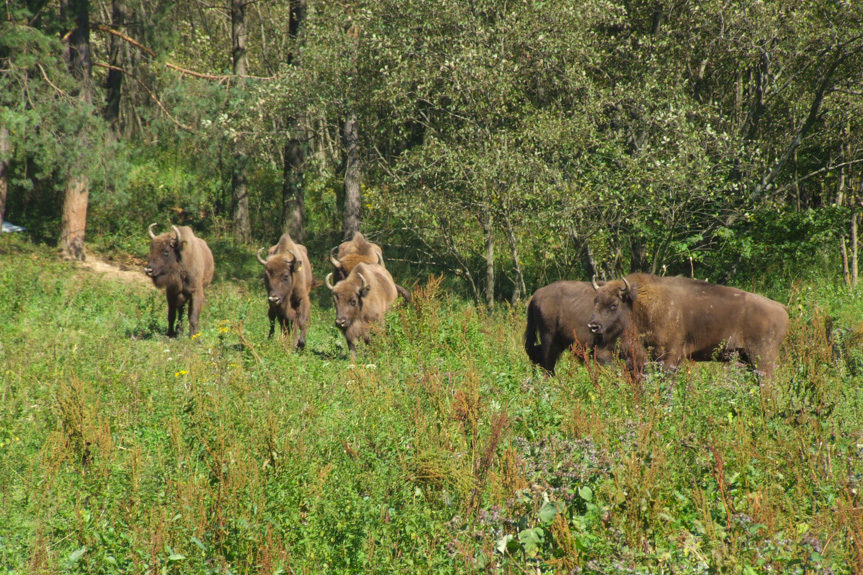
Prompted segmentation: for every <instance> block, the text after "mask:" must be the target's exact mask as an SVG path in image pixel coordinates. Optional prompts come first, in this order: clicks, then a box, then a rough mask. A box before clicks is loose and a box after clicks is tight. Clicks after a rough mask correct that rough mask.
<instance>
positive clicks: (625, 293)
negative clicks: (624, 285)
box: [620, 283, 638, 302]
mask: <svg viewBox="0 0 863 575" xmlns="http://www.w3.org/2000/svg"><path fill="white" fill-rule="evenodd" d="M637 297H638V284H637V283H632V285H630V286H629V289H628V290H627V289H622V290H620V299H622V300H624V301H625V300H629V301H630V302H634V301H635V298H637Z"/></svg>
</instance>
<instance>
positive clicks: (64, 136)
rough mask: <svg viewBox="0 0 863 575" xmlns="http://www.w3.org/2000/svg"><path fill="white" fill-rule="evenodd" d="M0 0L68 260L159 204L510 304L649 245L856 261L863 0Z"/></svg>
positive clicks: (151, 216)
mask: <svg viewBox="0 0 863 575" xmlns="http://www.w3.org/2000/svg"><path fill="white" fill-rule="evenodd" d="M0 13H2V16H3V17H2V24H0V25H2V33H0V62H2V74H0V104H2V107H0V217H3V216H4V214H5V217H6V218H7V219H9V220H11V221H14V222H16V223H18V224H22V225H25V226H26V227H27V228H28V230H29V233H30V235H31V237H32V238H34V239H35V240H37V241H44V242H49V243H53V242H58V244H59V245H60V247H61V249H62V250H63V251H64V253H65V254H66V255H67V256H69V257H73V258H82V257H84V252H83V243H84V238H85V231H86V238H87V241H88V242H90V243H92V244H93V247H94V248H95V249H97V250H98V249H102V250H103V251H105V250H107V251H118V250H119V251H123V250H125V251H127V252H130V253H138V252H140V251H141V250H140V247H134V248H133V246H137V245H138V244H139V243H140V241H139V239H140V238H141V236H142V235H143V230H144V229H145V228H146V226H147V225H148V224H149V223H150V222H160V223H162V224H167V223H168V222H171V223H176V224H190V225H192V226H193V227H194V228H195V229H196V230H197V231H198V232H199V233H200V234H201V235H203V236H205V237H206V236H219V237H223V238H224V237H229V236H232V237H234V238H236V245H238V246H242V245H251V246H257V245H258V244H260V245H264V244H266V245H271V244H272V243H275V241H276V239H277V238H278V237H279V236H280V235H281V234H282V233H283V232H284V231H289V232H290V233H291V234H292V236H293V237H294V238H295V240H297V241H300V242H306V243H309V244H310V248H312V249H311V251H312V252H313V253H314V252H315V250H316V249H317V251H321V250H323V251H326V250H328V249H329V247H330V246H331V245H334V244H335V243H337V242H338V241H340V240H341V238H342V237H344V236H350V235H351V234H352V232H353V231H355V230H357V229H359V228H360V224H361V223H362V229H363V230H364V231H366V232H367V233H368V232H371V233H372V238H373V239H374V240H376V241H378V243H381V244H383V245H386V246H387V257H388V260H392V261H394V262H401V264H402V265H403V266H404V267H405V269H412V270H414V272H415V273H416V274H417V277H419V275H420V274H422V273H424V272H426V271H444V272H446V273H447V277H450V278H460V279H461V280H462V281H460V282H455V286H456V289H459V290H461V291H462V293H464V294H469V295H470V296H471V297H473V298H475V299H477V300H484V301H488V302H493V301H494V300H495V299H498V300H499V299H502V298H506V299H510V300H516V299H518V298H519V297H523V296H524V295H525V293H526V292H527V291H528V288H531V291H532V289H535V288H536V287H538V286H539V285H544V284H545V283H548V282H549V281H551V280H554V279H559V278H568V279H577V278H584V279H587V278H589V277H591V276H592V275H593V274H596V275H597V276H598V277H600V278H607V277H611V276H617V275H620V274H622V273H628V272H630V271H639V270H640V271H648V272H654V273H661V272H665V273H671V274H674V273H685V274H687V275H689V274H691V273H693V272H694V273H696V275H697V276H698V277H702V278H705V279H710V280H713V281H719V282H723V283H724V282H728V281H729V280H731V278H732V277H734V276H735V275H738V276H740V277H738V278H737V281H744V278H748V277H752V276H753V274H754V275H755V276H759V277H761V276H762V275H763V274H764V273H765V272H776V271H780V270H781V271H782V274H783V275H785V276H786V277H805V276H807V274H811V273H815V272H820V271H825V270H830V272H831V273H837V272H840V271H841V272H842V273H844V275H845V281H846V282H848V283H855V284H856V278H857V271H856V270H857V250H858V241H857V240H858V238H857V226H858V224H859V220H860V213H861V210H863V208H861V202H863V145H861V144H863V129H861V122H863V120H861V118H863V113H861V107H863V74H861V73H860V70H861V69H863V7H861V5H860V4H859V3H857V2H848V1H838V0H837V1H831V2H821V1H811V2H809V1H798V0H793V1H791V0H789V1H778V2H756V1H750V2H733V3H732V2H726V1H718V0H716V1H707V2H687V1H679V2H667V1H643V0H632V1H609V0H586V1H583V2H577V3H574V2H562V1H550V2H497V1H489V2H483V1H478V2H456V1H452V2H450V1H443V2H434V3H431V2H425V1H422V0H409V1H402V0H398V1H389V0H384V1H376V2H346V3H343V2H314V1H306V0H292V1H290V2H266V1H260V2H247V1H245V0H232V1H230V2H225V3H224V4H210V3H201V2H197V1H191V2H187V1H184V0H181V1H178V2H175V1H171V2H161V1H158V0H156V1H137V0H115V1H113V2H109V1H100V2H94V1H90V0H68V1H67V0H64V1H62V2H49V1H37V0H32V1H28V2H20V1H16V2H7V3H5V4H4V6H3V7H2V9H0ZM139 255H140V254H139ZM397 265H398V264H397Z"/></svg>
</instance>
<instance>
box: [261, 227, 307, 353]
mask: <svg viewBox="0 0 863 575" xmlns="http://www.w3.org/2000/svg"><path fill="white" fill-rule="evenodd" d="M264 249H265V248H261V249H260V250H258V253H257V259H258V261H259V262H260V263H261V265H263V266H264V268H265V273H264V285H266V288H267V301H268V302H269V310H268V311H267V315H268V317H269V318H270V335H269V337H273V333H274V332H275V330H276V320H277V319H278V320H279V325H280V326H281V328H282V333H290V331H291V328H292V326H293V324H294V323H296V324H297V325H298V327H299V329H298V330H297V334H296V337H295V338H294V346H295V347H296V348H297V349H300V350H301V349H303V348H304V347H306V331H307V330H308V329H309V311H310V310H311V307H312V304H311V300H310V299H309V292H310V291H311V289H312V266H311V264H309V255H308V252H307V251H306V247H305V246H303V245H300V244H295V243H294V242H293V240H291V236H290V235H289V234H285V235H283V236H282V237H281V238H280V239H279V243H278V244H277V245H275V246H273V247H272V248H270V249H269V250H268V252H267V254H268V256H267V259H266V260H265V259H264V258H262V257H261V252H262V251H264Z"/></svg>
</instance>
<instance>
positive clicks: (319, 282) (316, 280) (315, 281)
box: [309, 278, 324, 289]
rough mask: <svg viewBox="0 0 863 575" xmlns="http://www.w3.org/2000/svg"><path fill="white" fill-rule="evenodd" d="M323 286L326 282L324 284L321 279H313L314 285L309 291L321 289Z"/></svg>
mask: <svg viewBox="0 0 863 575" xmlns="http://www.w3.org/2000/svg"><path fill="white" fill-rule="evenodd" d="M322 285H324V282H322V281H321V280H319V279H315V278H312V285H311V287H310V288H309V289H315V288H319V287H321V286H322Z"/></svg>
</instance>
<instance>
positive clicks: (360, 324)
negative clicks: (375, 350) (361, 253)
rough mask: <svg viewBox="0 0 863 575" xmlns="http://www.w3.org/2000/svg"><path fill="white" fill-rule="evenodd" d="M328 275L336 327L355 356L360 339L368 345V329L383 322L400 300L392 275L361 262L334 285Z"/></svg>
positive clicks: (380, 267)
mask: <svg viewBox="0 0 863 575" xmlns="http://www.w3.org/2000/svg"><path fill="white" fill-rule="evenodd" d="M333 275H334V274H333V273H331V274H328V275H327V277H326V279H325V280H324V282H325V283H326V285H327V287H328V288H329V289H330V291H332V292H333V304H334V305H335V308H336V327H338V328H339V329H340V330H341V331H342V333H343V334H344V336H345V339H346V340H347V342H348V349H350V351H351V354H354V353H356V350H357V340H358V339H360V338H363V341H365V342H366V344H368V343H369V332H368V330H369V326H370V325H371V324H373V323H374V322H376V321H378V320H380V319H381V318H382V317H383V316H384V313H386V311H387V309H389V307H390V306H391V305H392V303H393V302H394V301H395V300H396V298H397V297H398V293H399V292H398V291H397V290H396V284H395V282H394V281H393V277H392V276H391V275H390V272H388V271H387V270H386V268H384V267H383V266H380V265H377V264H366V263H359V264H357V265H356V266H354V268H353V269H352V270H351V273H350V274H349V275H348V277H346V278H345V279H343V280H342V281H340V282H338V283H337V284H335V285H333V284H332V282H331V278H332V277H333Z"/></svg>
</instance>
